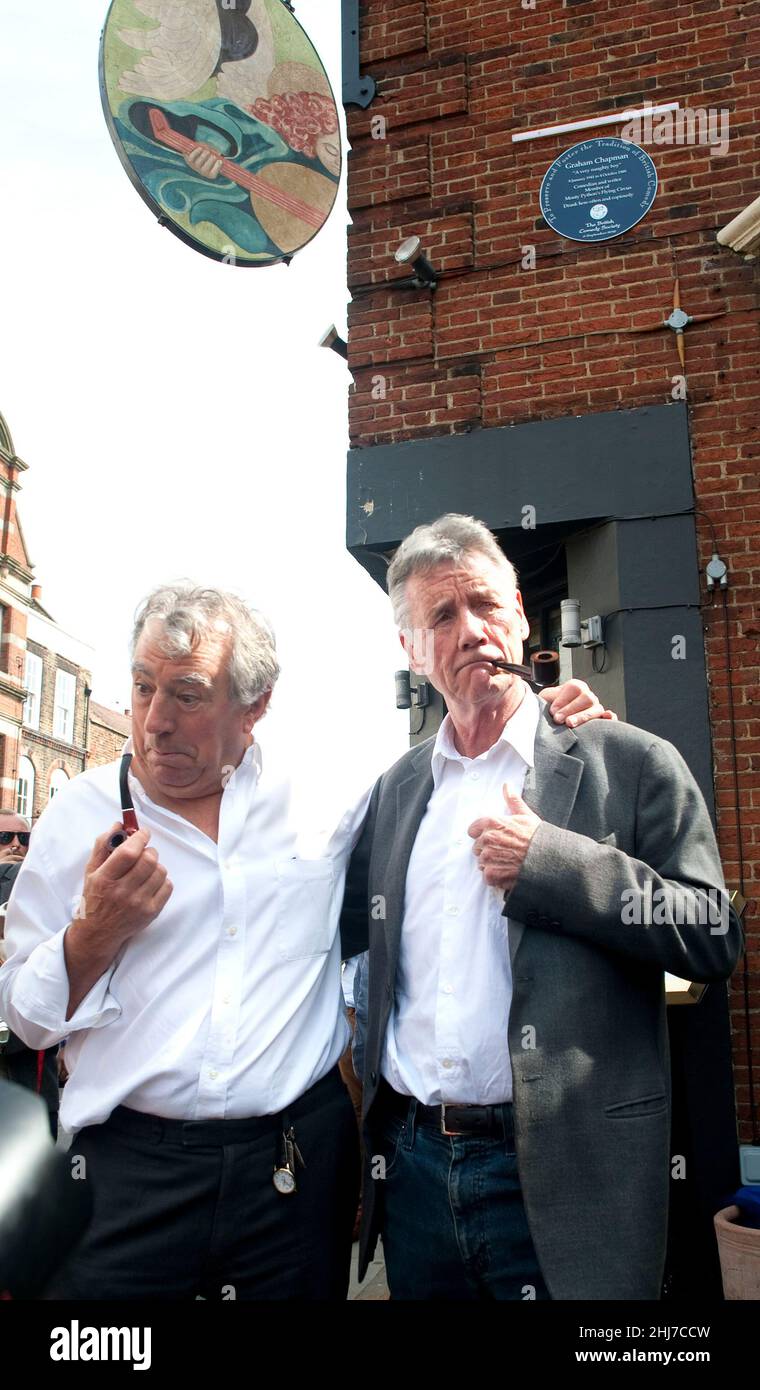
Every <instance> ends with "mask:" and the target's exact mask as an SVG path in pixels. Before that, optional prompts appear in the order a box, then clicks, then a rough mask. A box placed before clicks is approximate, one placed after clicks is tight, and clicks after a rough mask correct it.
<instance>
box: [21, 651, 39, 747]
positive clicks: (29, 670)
mask: <svg viewBox="0 0 760 1390" xmlns="http://www.w3.org/2000/svg"><path fill="white" fill-rule="evenodd" d="M42 665H43V663H42V657H41V656H38V655H37V653H36V652H30V651H27V653H26V662H25V666H24V685H25V687H26V689H27V690H28V691H29V694H28V695H27V697H26V700H25V701H24V714H23V720H24V723H25V725H26V727H27V729H39V727H40V710H41V707H42Z"/></svg>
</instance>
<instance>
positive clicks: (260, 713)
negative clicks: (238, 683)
mask: <svg viewBox="0 0 760 1390" xmlns="http://www.w3.org/2000/svg"><path fill="white" fill-rule="evenodd" d="M271 698H272V692H271V690H265V691H264V694H263V695H259V698H258V700H254V702H253V704H252V705H249V706H248V708H247V710H246V712H245V718H244V720H243V728H244V729H245V732H246V733H247V734H250V732H251V730H252V729H253V726H254V724H258V722H259V720H260V719H263V718H264V715H265V714H266V712H267V709H268V708H269V701H270V700H271Z"/></svg>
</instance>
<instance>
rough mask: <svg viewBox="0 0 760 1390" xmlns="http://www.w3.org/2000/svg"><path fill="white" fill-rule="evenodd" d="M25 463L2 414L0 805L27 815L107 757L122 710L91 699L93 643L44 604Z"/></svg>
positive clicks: (123, 728) (121, 732) (123, 727)
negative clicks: (22, 492)
mask: <svg viewBox="0 0 760 1390" xmlns="http://www.w3.org/2000/svg"><path fill="white" fill-rule="evenodd" d="M26 467H27V465H26V464H25V463H24V462H23V460H22V459H20V458H19V457H18V455H17V454H16V453H15V451H14V447H13V440H12V438H11V434H10V431H9V429H8V426H7V424H6V422H5V420H4V419H3V418H2V416H0V494H2V495H1V496H0V505H1V506H2V524H1V527H0V805H2V806H3V807H4V808H5V809H13V810H16V811H19V812H20V813H21V814H22V815H25V816H27V817H29V819H30V820H36V818H37V817H38V816H39V815H40V814H41V813H42V811H44V809H45V807H46V806H47V804H48V802H49V801H50V799H51V797H53V796H55V795H56V792H58V791H59V790H60V789H61V787H62V786H64V785H65V783H66V782H67V781H69V779H70V778H71V777H75V776H76V775H77V773H78V772H83V771H84V770H85V768H86V767H89V766H95V765H96V764H98V763H101V762H110V761H112V759H113V758H115V757H117V756H118V754H119V752H120V751H121V747H122V745H123V743H124V739H125V738H126V737H127V736H128V734H129V728H130V721H129V718H128V717H127V716H125V715H122V714H118V713H117V712H116V711H113V710H107V709H106V708H105V707H104V706H102V705H97V706H95V707H94V708H95V715H94V717H93V706H92V704H91V695H92V689H91V682H92V676H91V671H92V664H93V657H94V651H93V649H92V647H89V646H87V645H86V644H85V643H84V642H81V641H80V640H79V639H78V638H76V637H73V636H72V635H71V634H70V633H68V632H66V631H64V629H63V628H61V627H60V626H59V625H58V624H57V623H56V622H55V621H54V620H53V618H52V617H51V615H50V614H49V613H48V612H47V610H46V609H45V608H44V607H43V605H42V590H41V588H40V586H39V585H38V584H36V583H35V582H34V566H33V564H32V562H31V560H30V558H29V552H28V550H27V546H26V542H25V539H24V534H23V531H22V529H21V521H20V518H19V515H18V510H17V506H16V500H17V494H18V491H19V479H20V477H21V476H22V475H23V473H24V472H25V470H26Z"/></svg>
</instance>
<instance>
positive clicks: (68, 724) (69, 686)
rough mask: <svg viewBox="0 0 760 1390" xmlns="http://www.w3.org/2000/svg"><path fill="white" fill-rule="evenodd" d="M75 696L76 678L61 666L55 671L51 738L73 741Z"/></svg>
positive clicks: (66, 741) (65, 741)
mask: <svg viewBox="0 0 760 1390" xmlns="http://www.w3.org/2000/svg"><path fill="white" fill-rule="evenodd" d="M76 698H77V678H76V676H75V675H74V673H73V672H72V671H64V669H63V667H62V666H59V667H58V670H57V671H56V673H55V699H54V702H53V738H59V739H61V740H62V741H63V742H64V743H73V742H74V709H75V706H76Z"/></svg>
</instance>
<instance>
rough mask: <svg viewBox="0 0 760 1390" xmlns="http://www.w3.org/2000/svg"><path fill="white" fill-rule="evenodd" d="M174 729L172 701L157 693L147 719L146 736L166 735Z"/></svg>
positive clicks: (151, 703)
mask: <svg viewBox="0 0 760 1390" xmlns="http://www.w3.org/2000/svg"><path fill="white" fill-rule="evenodd" d="M173 728H174V712H173V708H172V701H171V700H170V699H166V698H164V697H163V696H162V695H161V694H160V693H159V692H158V691H156V693H155V695H154V696H153V699H152V700H151V702H150V709H149V710H148V713H147V715H146V718H145V732H146V734H153V735H156V734H166V733H170V732H171V730H172V729H173Z"/></svg>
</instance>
